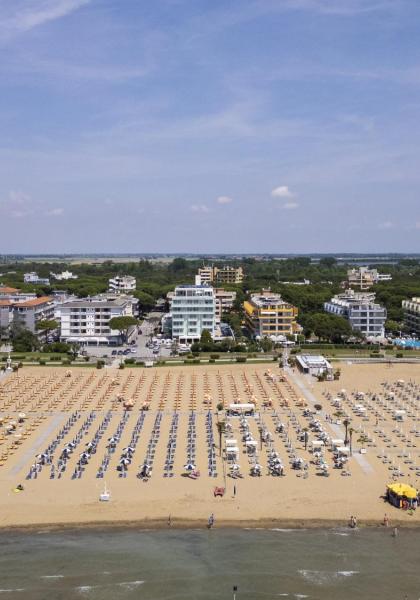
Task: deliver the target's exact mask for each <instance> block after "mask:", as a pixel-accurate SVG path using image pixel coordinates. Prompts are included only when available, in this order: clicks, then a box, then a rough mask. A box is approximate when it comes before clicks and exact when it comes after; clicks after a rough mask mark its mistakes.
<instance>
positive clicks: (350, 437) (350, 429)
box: [349, 427, 355, 454]
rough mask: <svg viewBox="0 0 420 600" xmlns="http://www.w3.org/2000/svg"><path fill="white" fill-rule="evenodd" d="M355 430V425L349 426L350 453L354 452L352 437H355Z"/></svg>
mask: <svg viewBox="0 0 420 600" xmlns="http://www.w3.org/2000/svg"><path fill="white" fill-rule="evenodd" d="M354 432H355V429H354V428H353V427H350V428H349V442H350V454H353V446H352V438H353V433H354Z"/></svg>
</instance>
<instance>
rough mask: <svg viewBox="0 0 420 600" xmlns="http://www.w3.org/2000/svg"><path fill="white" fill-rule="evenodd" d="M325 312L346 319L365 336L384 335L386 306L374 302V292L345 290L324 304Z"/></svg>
mask: <svg viewBox="0 0 420 600" xmlns="http://www.w3.org/2000/svg"><path fill="white" fill-rule="evenodd" d="M324 310H325V312H328V313H330V314H334V315H338V316H340V317H344V318H345V319H347V320H348V321H349V323H350V325H351V327H352V329H354V330H355V331H360V332H361V333H362V334H363V335H364V336H366V337H384V335H385V321H386V316H387V312H386V308H385V307H383V306H381V305H380V304H377V303H375V294H373V293H362V292H355V291H354V290H346V291H345V292H344V293H343V294H337V295H336V296H334V297H333V298H332V299H331V300H330V301H329V302H325V304H324Z"/></svg>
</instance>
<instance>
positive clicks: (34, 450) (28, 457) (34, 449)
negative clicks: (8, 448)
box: [10, 413, 66, 476]
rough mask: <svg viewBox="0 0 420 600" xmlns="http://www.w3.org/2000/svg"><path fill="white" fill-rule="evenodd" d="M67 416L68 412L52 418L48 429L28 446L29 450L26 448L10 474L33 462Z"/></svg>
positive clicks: (15, 473) (16, 472)
mask: <svg viewBox="0 0 420 600" xmlns="http://www.w3.org/2000/svg"><path fill="white" fill-rule="evenodd" d="M65 417H66V414H64V413H63V414H59V415H55V416H54V417H53V418H52V419H51V421H50V423H49V424H48V427H47V428H46V430H45V431H44V432H43V433H42V434H41V435H40V436H39V437H38V438H37V439H36V440H35V442H34V443H33V444H32V446H31V447H30V448H28V450H26V452H25V454H24V455H23V456H22V458H21V459H20V460H19V462H17V463H16V464H15V466H14V467H13V469H11V470H10V475H13V476H14V475H17V474H18V473H19V472H20V471H21V470H22V468H23V467H24V466H25V465H27V464H28V462H29V461H32V462H33V458H34V456H35V455H36V454H39V452H38V451H39V450H40V448H41V447H43V446H44V444H45V442H46V440H47V439H48V438H49V437H50V435H51V434H52V433H53V431H54V430H55V429H57V427H58V426H59V425H60V423H61V422H62V421H63V420H64V418H65Z"/></svg>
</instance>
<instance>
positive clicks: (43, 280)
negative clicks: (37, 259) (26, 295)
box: [23, 271, 50, 285]
mask: <svg viewBox="0 0 420 600" xmlns="http://www.w3.org/2000/svg"><path fill="white" fill-rule="evenodd" d="M23 281H24V282H25V283H35V284H38V285H50V280H49V279H48V278H47V277H38V274H37V273H35V272H34V271H33V272H32V273H25V274H24V276H23Z"/></svg>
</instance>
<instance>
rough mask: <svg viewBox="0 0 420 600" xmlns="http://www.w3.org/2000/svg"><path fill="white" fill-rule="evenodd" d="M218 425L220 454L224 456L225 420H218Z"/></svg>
mask: <svg viewBox="0 0 420 600" xmlns="http://www.w3.org/2000/svg"><path fill="white" fill-rule="evenodd" d="M216 425H217V431H218V433H219V456H222V435H223V434H224V433H225V431H226V423H225V422H224V421H217V423H216Z"/></svg>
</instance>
